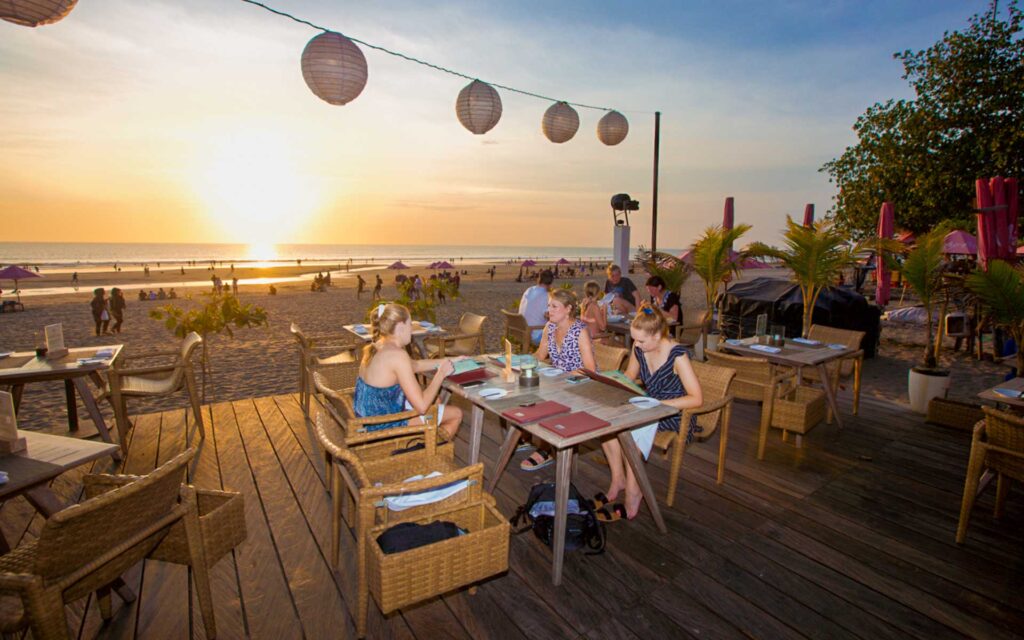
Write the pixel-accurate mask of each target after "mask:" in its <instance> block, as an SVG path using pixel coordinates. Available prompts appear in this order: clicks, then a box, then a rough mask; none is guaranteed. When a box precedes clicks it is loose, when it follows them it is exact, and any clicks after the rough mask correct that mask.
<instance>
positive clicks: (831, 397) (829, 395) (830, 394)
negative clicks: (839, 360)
mask: <svg viewBox="0 0 1024 640" xmlns="http://www.w3.org/2000/svg"><path fill="white" fill-rule="evenodd" d="M818 377H819V378H820V379H821V386H823V387H825V399H826V400H828V406H829V407H830V408H831V409H832V415H834V416H835V417H836V426H837V427H839V428H840V429H842V428H843V418H842V417H841V416H840V415H839V405H838V404H836V394H835V391H834V390H833V389H832V385H831V384H829V380H828V378H829V376H828V369H827V368H826V367H825V365H824V364H819V365H818Z"/></svg>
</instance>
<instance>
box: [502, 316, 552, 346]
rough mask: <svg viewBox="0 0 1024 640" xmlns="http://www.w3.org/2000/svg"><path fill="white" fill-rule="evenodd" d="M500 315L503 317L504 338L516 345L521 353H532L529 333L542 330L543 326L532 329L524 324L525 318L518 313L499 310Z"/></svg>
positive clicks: (531, 341)
mask: <svg viewBox="0 0 1024 640" xmlns="http://www.w3.org/2000/svg"><path fill="white" fill-rule="evenodd" d="M501 313H502V315H504V316H505V338H506V339H507V340H508V341H509V342H511V343H512V344H515V345H518V347H519V350H520V352H521V353H528V352H530V351H533V340H532V339H531V337H530V333H531V332H532V331H533V330H534V329H543V328H544V326H543V325H541V326H538V327H532V326H530V325H528V324H526V317H524V316H522V315H520V314H518V313H512V312H511V311H506V310H504V309H502V310H501Z"/></svg>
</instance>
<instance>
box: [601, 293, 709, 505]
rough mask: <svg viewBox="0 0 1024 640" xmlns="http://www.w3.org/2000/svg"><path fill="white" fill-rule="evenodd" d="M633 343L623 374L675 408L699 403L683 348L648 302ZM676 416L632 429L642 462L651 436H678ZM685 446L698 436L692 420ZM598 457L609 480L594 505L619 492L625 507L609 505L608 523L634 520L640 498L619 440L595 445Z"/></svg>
mask: <svg viewBox="0 0 1024 640" xmlns="http://www.w3.org/2000/svg"><path fill="white" fill-rule="evenodd" d="M629 333H630V335H631V336H632V338H633V352H632V353H631V354H630V357H629V365H628V366H627V367H626V375H627V376H628V377H629V378H631V379H633V380H636V379H637V377H639V378H640V381H641V382H642V383H643V384H644V388H645V389H646V390H647V395H649V396H651V397H652V398H655V399H657V400H660V401H661V402H662V403H663V404H667V405H669V406H671V407H675V408H676V409H679V410H683V409H692V408H694V407H699V406H700V405H701V404H703V402H704V398H703V395H702V393H701V389H700V382H699V381H698V380H697V375H696V374H695V373H694V372H693V367H692V366H691V365H690V357H689V354H688V353H687V351H686V349H685V348H684V347H683V346H682V345H681V344H679V343H678V342H676V341H675V340H672V339H671V338H669V337H668V321H667V320H666V319H665V316H664V315H663V314H662V313H659V312H658V310H657V309H655V308H654V307H653V306H652V305H650V304H649V303H646V302H645V303H643V304H641V305H640V308H639V309H638V310H637V314H636V318H634V319H633V322H632V325H631V326H630V330H629ZM679 423H680V416H679V415H678V414H676V415H673V416H671V417H668V418H663V419H662V420H661V421H659V422H656V423H654V424H649V425H647V426H644V427H639V428H637V429H633V432H632V436H633V440H634V441H635V442H636V444H637V447H638V448H639V449H640V453H641V454H642V455H643V457H644V459H646V458H647V456H649V455H650V453H651V446H652V445H653V444H654V434H655V432H656V431H675V432H678V431H679ZM686 429H687V431H686V441H687V442H690V440H692V439H693V434H694V433H697V432H699V431H700V427H699V426H697V423H696V420H695V419H691V420H690V424H689V425H687V427H686ZM601 448H602V449H603V450H604V455H605V457H606V458H607V459H608V466H609V467H610V468H611V473H612V478H611V483H610V484H609V485H608V491H607V492H606V493H605V495H601V494H598V495H597V496H595V500H596V501H597V502H599V503H610V502H612V501H613V500H615V499H616V498H617V497H618V495H619V492H620V491H622V490H625V494H626V497H625V508H624V509H623V508H622V505H614V506H613V507H612V509H611V514H612V518H611V519H618V518H620V517H622V516H625V517H627V518H629V519H631V520H632V519H633V518H635V517H636V514H637V512H639V511H640V503H641V502H643V494H642V493H641V492H640V485H639V484H637V481H636V476H635V475H634V474H633V470H632V469H631V468H630V466H629V463H628V462H626V460H625V459H624V458H623V455H622V447H621V445H620V444H619V441H618V440H617V439H615V438H611V439H609V440H606V441H605V442H603V443H601Z"/></svg>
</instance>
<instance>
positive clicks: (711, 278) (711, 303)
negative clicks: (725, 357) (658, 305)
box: [666, 224, 759, 350]
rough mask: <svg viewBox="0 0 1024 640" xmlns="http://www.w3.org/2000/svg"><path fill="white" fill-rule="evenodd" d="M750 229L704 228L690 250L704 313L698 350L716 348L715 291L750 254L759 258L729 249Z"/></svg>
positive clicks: (736, 270) (734, 272) (716, 294)
mask: <svg viewBox="0 0 1024 640" xmlns="http://www.w3.org/2000/svg"><path fill="white" fill-rule="evenodd" d="M750 228H751V227H750V225H749V224H739V225H736V226H735V227H733V228H732V229H726V228H724V227H708V228H707V229H705V230H704V233H703V235H701V237H700V238H698V239H697V242H695V243H694V244H693V247H692V248H691V250H690V255H691V256H692V257H693V271H694V273H696V274H697V276H698V277H699V278H700V279H701V280H703V281H704V302H705V305H706V306H705V309H707V311H705V312H704V331H703V336H702V341H701V342H702V345H703V347H702V350H708V349H712V350H713V349H716V348H717V347H718V332H717V330H716V328H715V326H714V321H715V299H716V298H717V297H718V288H719V287H720V286H721V285H723V284H725V283H727V282H728V281H729V280H730V279H731V278H732V276H733V275H734V274H736V273H738V272H739V269H740V265H742V264H743V261H744V260H746V259H747V258H748V257H750V256H752V255H759V254H756V252H753V251H751V250H750V249H748V250H744V251H733V249H732V246H733V244H734V243H735V242H736V241H737V240H739V239H740V238H741V237H743V234H745V233H746V232H747V231H749V230H750ZM666 282H667V281H666Z"/></svg>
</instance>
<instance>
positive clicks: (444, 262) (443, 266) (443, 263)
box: [437, 260, 455, 269]
mask: <svg viewBox="0 0 1024 640" xmlns="http://www.w3.org/2000/svg"><path fill="white" fill-rule="evenodd" d="M437 268H438V269H454V268H455V265H453V264H452V263H450V262H448V261H447V260H442V261H441V262H438V263H437Z"/></svg>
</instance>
